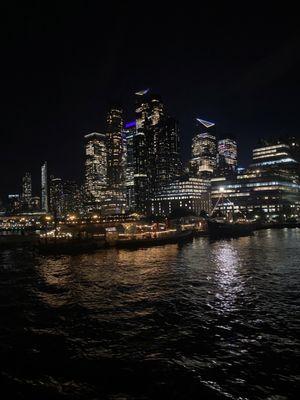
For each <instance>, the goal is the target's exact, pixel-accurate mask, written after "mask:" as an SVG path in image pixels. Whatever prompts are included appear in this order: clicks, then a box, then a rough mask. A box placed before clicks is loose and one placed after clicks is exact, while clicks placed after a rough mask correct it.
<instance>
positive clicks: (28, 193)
mask: <svg viewBox="0 0 300 400" xmlns="http://www.w3.org/2000/svg"><path fill="white" fill-rule="evenodd" d="M31 197H32V181H31V174H30V173H29V172H26V174H25V175H24V176H23V178H22V203H23V206H24V207H25V208H30V200H31Z"/></svg>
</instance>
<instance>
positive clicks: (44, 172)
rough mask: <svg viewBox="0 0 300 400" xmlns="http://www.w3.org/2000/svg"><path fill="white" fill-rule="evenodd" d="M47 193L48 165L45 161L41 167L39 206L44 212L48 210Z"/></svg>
mask: <svg viewBox="0 0 300 400" xmlns="http://www.w3.org/2000/svg"><path fill="white" fill-rule="evenodd" d="M48 195H49V194H48V167H47V161H45V162H44V164H43V165H42V167H41V208H42V211H44V212H46V213H47V212H49V198H48Z"/></svg>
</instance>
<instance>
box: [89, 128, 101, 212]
mask: <svg viewBox="0 0 300 400" xmlns="http://www.w3.org/2000/svg"><path fill="white" fill-rule="evenodd" d="M84 138H85V156H86V159H85V192H86V200H85V201H86V207H87V210H88V211H92V210H94V209H95V210H100V209H101V206H102V202H103V196H104V194H105V190H106V185H107V151H106V136H105V135H104V134H101V133H98V132H93V133H90V134H88V135H85V137H84Z"/></svg>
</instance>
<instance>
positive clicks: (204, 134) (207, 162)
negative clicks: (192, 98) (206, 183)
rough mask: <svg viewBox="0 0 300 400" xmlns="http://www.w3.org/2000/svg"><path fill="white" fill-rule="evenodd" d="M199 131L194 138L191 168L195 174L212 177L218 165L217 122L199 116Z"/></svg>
mask: <svg viewBox="0 0 300 400" xmlns="http://www.w3.org/2000/svg"><path fill="white" fill-rule="evenodd" d="M196 121H197V130H198V132H197V133H196V135H195V136H194V137H193V139H192V159H191V163H190V169H191V172H192V175H193V176H198V177H208V178H209V177H211V176H212V175H213V173H214V172H215V170H216V166H217V139H216V135H215V123H213V122H209V121H205V120H202V119H199V118H197V119H196Z"/></svg>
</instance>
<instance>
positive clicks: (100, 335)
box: [0, 229, 300, 400]
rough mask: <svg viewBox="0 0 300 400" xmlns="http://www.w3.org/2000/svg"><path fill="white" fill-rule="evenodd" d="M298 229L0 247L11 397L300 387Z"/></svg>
mask: <svg viewBox="0 0 300 400" xmlns="http://www.w3.org/2000/svg"><path fill="white" fill-rule="evenodd" d="M299 243H300V229H284V230H266V231H260V232H256V233H255V234H254V235H253V236H251V237H244V238H239V239H233V240H219V241H214V242H212V241H209V239H207V238H199V239H195V240H194V241H193V242H191V243H188V244H185V245H182V246H178V245H166V246H161V247H156V248H149V249H140V250H135V251H132V250H116V249H110V250H103V251H99V252H98V253H95V254H88V255H79V256H62V257H49V256H47V257H44V256H40V255H37V254H34V253H32V252H22V250H21V249H20V250H16V251H2V252H1V253H0V263H1V266H0V310H1V312H0V317H1V325H0V336H1V342H0V359H1V381H2V386H1V390H2V393H3V391H4V389H5V390H6V391H7V392H9V393H10V394H9V395H7V397H5V398H11V399H13V398H14V399H39V400H46V399H114V400H116V399H158V398H164V399H270V400H283V399H293V398H296V397H297V396H296V393H297V389H299V379H300V378H299V342H300V340H299V339H300V335H299V320H300V301H299V289H300V268H299V267H300V265H299V260H300V246H299Z"/></svg>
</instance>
